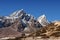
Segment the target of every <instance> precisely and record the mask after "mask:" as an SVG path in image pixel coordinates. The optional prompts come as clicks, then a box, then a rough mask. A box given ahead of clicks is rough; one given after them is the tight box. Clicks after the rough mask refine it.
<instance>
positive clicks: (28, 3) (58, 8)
mask: <svg viewBox="0 0 60 40" xmlns="http://www.w3.org/2000/svg"><path fill="white" fill-rule="evenodd" d="M20 9H24V10H25V11H26V12H27V13H29V14H31V15H33V16H34V17H36V18H37V17H39V16H40V15H43V14H45V15H46V17H47V19H48V20H49V21H52V20H60V1H59V0H0V16H7V15H10V14H11V13H12V12H14V11H16V10H20Z"/></svg>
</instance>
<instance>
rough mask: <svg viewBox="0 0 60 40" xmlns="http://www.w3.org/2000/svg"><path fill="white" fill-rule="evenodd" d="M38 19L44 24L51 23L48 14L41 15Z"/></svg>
mask: <svg viewBox="0 0 60 40" xmlns="http://www.w3.org/2000/svg"><path fill="white" fill-rule="evenodd" d="M37 20H38V21H39V23H40V24H41V25H43V26H46V25H47V24H48V23H49V22H48V20H47V19H46V16H45V15H41V16H40V17H38V19H37Z"/></svg>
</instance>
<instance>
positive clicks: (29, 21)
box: [0, 9, 57, 39]
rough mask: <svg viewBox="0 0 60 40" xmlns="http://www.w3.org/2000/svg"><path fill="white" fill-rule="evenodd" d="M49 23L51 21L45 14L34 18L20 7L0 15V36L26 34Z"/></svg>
mask: <svg viewBox="0 0 60 40" xmlns="http://www.w3.org/2000/svg"><path fill="white" fill-rule="evenodd" d="M56 22H57V21H54V22H52V23H56ZM49 24H51V23H50V22H49V21H48V20H47V19H46V16H45V15H41V16H40V17H38V18H37V19H35V18H34V17H33V16H32V15H30V14H28V13H26V12H25V11H24V10H23V9H21V10H18V11H15V12H13V13H12V14H11V15H9V16H0V38H5V37H10V38H11V37H19V36H22V35H23V34H24V35H25V36H28V35H30V34H31V33H33V32H36V31H37V30H40V29H41V28H43V27H45V26H47V25H49ZM56 24H57V23H56ZM41 30H42V29H41ZM7 39H9V38H7Z"/></svg>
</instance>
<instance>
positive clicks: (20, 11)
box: [10, 9, 24, 17]
mask: <svg viewBox="0 0 60 40" xmlns="http://www.w3.org/2000/svg"><path fill="white" fill-rule="evenodd" d="M22 13H24V10H23V9H21V10H18V11H15V12H13V13H12V14H11V15H10V17H16V16H18V15H20V14H22Z"/></svg>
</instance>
